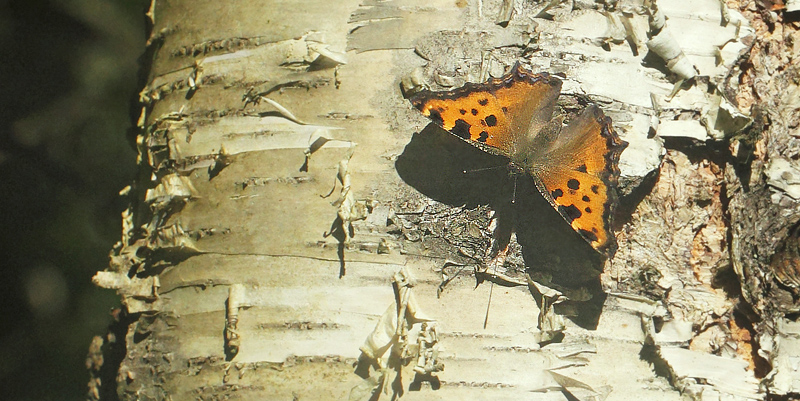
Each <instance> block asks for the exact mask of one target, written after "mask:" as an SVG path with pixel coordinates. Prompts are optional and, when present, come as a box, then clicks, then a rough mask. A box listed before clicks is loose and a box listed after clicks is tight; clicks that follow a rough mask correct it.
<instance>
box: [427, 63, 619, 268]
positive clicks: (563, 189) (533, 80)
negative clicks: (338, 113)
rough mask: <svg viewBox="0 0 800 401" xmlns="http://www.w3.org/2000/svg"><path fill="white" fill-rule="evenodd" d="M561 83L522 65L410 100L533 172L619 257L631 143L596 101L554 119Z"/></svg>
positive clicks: (573, 219) (589, 236)
mask: <svg viewBox="0 0 800 401" xmlns="http://www.w3.org/2000/svg"><path fill="white" fill-rule="evenodd" d="M560 91H561V81H560V80H559V79H558V78H555V77H552V76H550V75H548V74H547V73H541V74H533V73H531V72H529V71H527V70H525V69H524V68H522V67H521V66H520V65H519V64H517V65H515V66H514V68H512V70H511V71H510V72H509V73H508V74H506V75H505V76H503V77H502V78H498V79H490V80H489V81H488V82H486V83H484V84H466V85H465V86H463V87H461V88H458V89H455V90H451V91H446V92H431V91H422V92H420V93H419V94H417V95H415V96H414V97H412V98H411V103H412V104H413V105H414V106H415V107H416V108H417V109H419V110H420V111H421V112H422V114H424V115H425V116H428V117H430V118H431V120H433V122H434V123H436V124H437V125H439V126H440V127H442V128H444V129H445V130H447V131H449V132H450V133H452V134H453V135H455V136H457V137H459V138H461V139H463V140H465V141H467V142H469V143H471V144H473V145H475V146H478V147H479V148H481V149H483V150H485V151H487V152H490V153H495V154H500V155H503V156H506V157H508V158H510V160H511V162H512V163H513V164H514V165H516V166H518V167H521V168H523V169H525V171H527V172H529V173H530V174H531V175H532V176H533V179H534V181H535V182H536V186H537V188H538V189H539V192H541V193H542V195H543V196H544V197H545V198H546V199H547V200H548V202H550V204H551V205H552V206H553V207H554V208H555V209H556V210H557V211H558V212H559V214H561V216H562V217H563V218H564V219H565V220H566V221H567V222H568V223H569V224H570V225H571V226H572V228H573V229H574V230H575V231H576V232H577V233H578V234H580V235H581V236H582V237H583V238H584V239H585V240H586V241H587V242H588V243H589V244H590V245H591V246H592V247H593V248H594V249H596V250H597V251H598V252H600V253H602V254H604V255H606V256H609V257H610V256H613V254H614V252H615V251H616V241H615V239H614V237H613V235H612V234H611V233H610V226H611V216H612V214H613V210H614V208H615V207H616V204H617V197H616V185H617V180H618V178H619V169H618V167H617V164H618V162H619V155H620V153H621V152H622V150H623V149H624V148H625V146H626V145H627V143H625V142H624V141H621V140H620V139H619V137H617V135H616V133H615V132H614V131H613V129H612V128H611V121H610V119H608V118H607V117H605V116H604V115H603V113H602V111H600V109H599V108H597V107H596V106H589V107H587V108H586V110H585V111H584V112H583V113H582V114H581V115H579V116H578V117H577V118H575V119H573V121H572V122H570V124H569V125H568V126H566V127H564V128H562V127H561V122H560V120H551V118H552V114H553V110H554V108H555V103H556V99H557V98H558V95H559V93H560Z"/></svg>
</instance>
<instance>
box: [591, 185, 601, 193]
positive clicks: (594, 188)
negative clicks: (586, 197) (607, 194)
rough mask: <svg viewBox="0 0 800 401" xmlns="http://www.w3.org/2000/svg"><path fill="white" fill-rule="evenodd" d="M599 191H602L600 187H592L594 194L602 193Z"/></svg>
mask: <svg viewBox="0 0 800 401" xmlns="http://www.w3.org/2000/svg"><path fill="white" fill-rule="evenodd" d="M598 191H600V187H598V186H597V185H592V192H594V193H596V194H597V193H600V192H598Z"/></svg>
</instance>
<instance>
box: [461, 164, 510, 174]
mask: <svg viewBox="0 0 800 401" xmlns="http://www.w3.org/2000/svg"><path fill="white" fill-rule="evenodd" d="M503 167H505V166H492V167H483V168H475V169H469V170H461V172H462V173H464V174H468V173H477V172H478V171H486V170H495V169H498V168H503Z"/></svg>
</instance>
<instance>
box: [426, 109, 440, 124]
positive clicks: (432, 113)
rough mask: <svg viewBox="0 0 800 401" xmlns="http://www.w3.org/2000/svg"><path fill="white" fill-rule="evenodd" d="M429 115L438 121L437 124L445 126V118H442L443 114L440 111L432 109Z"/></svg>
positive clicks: (434, 120) (432, 119)
mask: <svg viewBox="0 0 800 401" xmlns="http://www.w3.org/2000/svg"><path fill="white" fill-rule="evenodd" d="M428 117H430V119H431V121H433V122H434V123H436V125H438V126H440V127H441V126H444V119H443V118H442V114H441V113H439V112H438V111H436V110H431V111H430V115H428Z"/></svg>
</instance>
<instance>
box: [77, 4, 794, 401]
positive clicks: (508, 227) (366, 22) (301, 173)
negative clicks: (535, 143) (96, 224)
mask: <svg viewBox="0 0 800 401" xmlns="http://www.w3.org/2000/svg"><path fill="white" fill-rule="evenodd" d="M662 3H663V4H662ZM740 10H741V11H742V12H743V13H744V15H746V16H747V17H748V18H745V17H744V16H743V15H742V14H741V13H740V12H739V11H740ZM758 12H762V13H761V14H759V13H758ZM780 12H784V11H780ZM786 12H788V11H786ZM764 16H772V17H775V16H777V14H770V12H769V11H766V10H764V9H763V8H756V7H755V6H753V5H747V4H745V5H741V6H739V5H725V4H722V3H720V2H718V1H716V0H699V1H697V0H695V1H681V0H676V1H673V2H669V3H668V4H667V2H658V4H656V3H655V2H644V1H630V2H619V3H617V2H605V3H603V2H600V3H595V2H590V1H570V2H558V1H555V2H549V3H541V4H540V3H533V2H514V1H511V0H509V1H500V0H496V1H495V0H483V1H481V0H476V1H462V0H457V1H452V0H425V1H420V0H397V1H371V0H354V1H334V2H318V1H312V0H306V1H279V2H275V1H246V2H231V3H226V2H222V3H220V2H211V1H191V2H189V1H181V0H170V1H164V0H162V1H156V0H153V3H152V7H151V9H150V11H149V12H148V17H149V18H150V20H151V21H152V31H151V34H150V38H149V39H148V52H147V54H146V55H145V71H146V76H147V82H146V86H145V88H144V89H143V91H142V93H141V102H142V115H141V118H140V120H139V126H138V129H139V135H138V137H137V146H138V148H139V152H140V153H139V154H140V158H139V166H140V175H139V177H138V179H137V180H136V181H135V182H134V183H133V184H132V185H131V187H129V188H127V189H126V190H125V191H124V194H125V195H126V196H128V197H129V198H130V200H131V206H130V208H129V209H128V211H127V212H126V213H125V214H123V238H122V241H121V242H120V243H119V244H118V245H117V246H116V247H115V248H114V249H113V250H112V253H111V265H110V267H109V269H108V270H107V271H104V272H100V273H98V274H97V276H95V278H94V281H95V283H96V284H98V285H100V286H103V287H106V288H113V289H116V290H117V291H118V292H119V294H120V296H121V297H122V300H123V304H124V310H122V311H120V313H119V315H118V316H117V317H118V319H117V321H116V323H115V324H114V325H113V326H112V329H111V331H110V332H109V334H108V335H107V336H106V337H104V338H97V339H96V340H95V342H94V343H93V346H92V349H91V351H90V358H89V360H88V362H89V365H90V368H91V369H93V378H92V381H91V382H90V398H95V399H98V398H102V399H116V398H119V399H156V400H163V399H175V400H178V399H224V398H233V397H237V398H240V399H259V400H260V399H290V398H291V399H351V400H356V399H389V398H392V397H397V396H403V397H406V398H408V399H431V398H436V399H509V398H514V399H518V398H524V399H547V400H560V399H581V400H583V399H614V400H627V399H648V400H678V399H682V397H684V396H689V397H690V398H693V399H698V400H699V399H712V398H713V397H721V398H724V399H762V398H764V397H765V396H766V392H765V391H768V392H769V393H771V394H788V393H792V392H798V387H797V383H798V379H797V378H793V377H792V376H791V373H787V371H786V369H787V368H786V366H789V365H785V364H786V363H789V362H786V361H790V360H792V358H796V357H797V354H798V352H797V350H796V349H795V348H792V346H791V343H790V339H791V338H794V337H792V334H791V333H792V330H793V329H792V327H794V326H793V325H795V324H796V323H794V322H793V321H791V320H789V319H788V318H787V317H786V316H787V314H789V313H796V308H794V306H788V305H789V304H791V305H794V303H792V302H793V301H791V300H787V299H788V298H787V299H784V301H780V300H774V299H772V298H771V296H772V295H770V296H769V297H770V298H769V299H767V300H765V299H762V298H761V297H763V296H764V293H763V292H759V291H760V290H762V289H765V288H767V289H770V288H772V289H775V288H784V287H788V288H790V289H789V290H786V291H784V293H785V294H794V292H793V291H795V290H794V289H795V286H796V285H797V284H798V282H800V280H797V279H796V277H797V275H796V272H794V271H793V270H791V269H792V266H794V265H793V263H795V262H794V261H795V260H796V259H795V258H796V255H797V251H796V244H794V243H791V242H785V243H786V244H788V245H779V244H782V242H780V241H779V240H778V237H781V236H784V237H788V238H796V237H797V234H796V233H797V230H796V229H793V228H791V227H793V224H795V223H793V222H791V221H790V220H792V219H788V220H786V221H784V220H783V219H784V218H786V216H787V215H789V214H790V213H789V212H787V210H794V208H795V207H796V206H795V205H796V202H795V198H792V196H791V194H792V193H793V192H791V190H793V189H794V187H793V186H792V185H796V184H793V183H792V182H789V181H791V180H790V179H787V178H786V177H785V175H784V176H782V175H781V173H782V172H785V171H795V170H791V169H790V168H789V167H791V166H793V164H792V163H795V161H793V160H794V159H796V158H793V157H792V156H791V155H793V153H791V152H790V153H791V154H786V149H791V146H790V145H785V146H784V145H782V147H781V148H780V149H783V150H779V149H773V148H770V146H771V145H770V144H771V143H772V142H769V139H768V138H783V139H779V140H778V142H779V143H785V142H781V141H789V142H791V141H793V140H794V139H791V134H787V133H786V132H787V131H785V130H781V131H769V132H770V134H769V136H767V137H762V131H763V130H764V129H765V126H764V124H763V122H764V117H763V116H764V115H765V114H766V115H768V116H769V117H770V120H769V121H772V122H773V123H774V121H775V120H776V119H777V120H781V121H785V120H782V118H783V116H786V115H789V114H786V113H795V114H796V110H797V105H796V99H797V97H793V96H794V94H796V88H797V86H796V85H795V84H793V83H791V82H790V81H791V79H792V77H794V75H791V74H795V73H791V74H790V73H789V72H784V73H782V74H783V75H782V77H783V78H782V81H780V82H789V83H786V85H788V87H790V88H792V89H791V91H789V92H786V94H785V95H784V96H786V97H787V98H786V99H784V101H783V104H784V105H786V106H785V109H786V110H784V109H780V108H779V110H778V111H774V108H773V106H771V105H774V103H775V102H777V103H781V101H771V100H766V99H770V95H769V93H768V92H770V91H776V92H779V91H781V90H782V89H779V88H782V87H781V86H780V85H782V84H778V83H769V84H764V83H763V82H762V81H760V79H762V78H761V76H762V75H764V74H765V73H766V74H767V75H769V74H771V73H772V72H769V71H775V69H776V68H778V69H780V68H779V67H777V66H776V64H778V65H780V66H784V67H785V66H786V64H787V63H788V62H787V61H786V60H785V59H780V58H776V59H770V60H769V63H768V62H766V61H764V60H765V59H764V58H759V57H754V56H753V54H754V53H753V51H754V50H759V51H762V50H763V51H766V50H765V49H767V48H768V45H767V43H773V42H771V41H770V40H773V38H774V37H775V35H777V34H776V33H774V32H775V31H776V30H778V29H779V28H780V29H781V31H782V32H783V29H787V30H792V32H794V31H793V30H794V29H795V28H794V25H792V26H791V28H786V26H785V25H783V24H782V23H781V22H780V21H779V20H776V21H772V24H773V25H772V28H771V29H773V31H772V33H770V30H769V28H767V27H766V26H762V25H760V24H763V22H762V19H763V18H764ZM750 21H756V22H757V23H756V25H755V26H754V28H756V30H754V29H753V27H751V22H750ZM756 34H757V35H758V36H756ZM791 35H794V36H791V37H792V38H794V37H795V36H796V35H795V34H794V33H791ZM793 40H794V39H793ZM769 46H781V45H778V44H771V45H769ZM795 47H796V46H795ZM772 51H774V50H772ZM781 51H786V52H794V50H781ZM758 54H761V53H758ZM792 54H794V53H792ZM517 61H522V62H523V63H524V64H525V65H528V66H531V67H532V68H533V69H534V70H535V71H536V70H540V71H547V72H550V73H551V74H560V75H563V76H564V77H565V78H564V90H563V94H562V96H561V99H560V101H559V106H560V108H561V109H565V110H570V109H575V108H579V107H580V106H582V105H585V104H587V103H590V102H591V103H597V104H599V105H600V106H601V107H602V108H603V109H604V111H605V113H606V114H607V115H609V116H610V117H611V118H612V119H613V121H614V127H615V129H616V130H617V131H618V132H619V134H620V136H622V137H623V139H625V140H626V141H628V142H629V143H630V145H629V146H628V148H627V149H626V150H625V152H623V154H622V159H621V161H620V169H621V172H622V177H621V186H622V188H621V192H622V195H623V196H622V200H621V208H620V209H621V211H620V212H619V213H618V216H616V217H617V224H616V225H615V230H616V231H617V239H618V242H619V251H618V252H617V254H616V256H614V257H613V258H610V259H608V260H605V259H604V258H602V257H600V255H598V254H597V253H595V252H594V250H593V249H592V248H591V247H589V245H588V244H587V243H585V242H584V241H583V240H582V239H581V238H580V237H579V236H578V235H577V234H576V233H575V232H574V231H572V229H571V228H570V226H569V225H568V224H565V223H564V221H563V220H562V219H561V217H560V216H559V215H558V214H557V213H556V212H555V211H554V210H553V209H552V207H551V206H550V205H549V204H547V202H546V201H544V199H542V198H541V196H540V195H539V194H538V193H537V192H536V189H535V187H534V186H533V185H532V182H529V181H525V180H520V181H519V182H515V181H514V180H509V179H508V177H507V172H505V171H501V169H492V168H491V167H496V166H497V160H496V159H495V158H493V157H491V156H490V155H487V154H484V153H482V152H480V151H479V150H478V149H476V148H472V147H470V146H469V145H467V144H466V143H463V142H462V141H460V140H458V139H457V138H455V137H454V136H452V135H449V134H447V133H446V132H443V131H441V130H439V129H437V128H436V127H435V126H428V125H427V121H425V119H424V117H422V116H421V115H419V113H418V112H417V111H416V110H414V109H413V108H412V107H411V105H410V103H409V102H408V101H407V100H406V99H405V97H407V96H409V95H410V94H412V93H414V92H415V91H417V90H419V89H420V88H422V87H431V88H433V89H448V88H452V87H457V86H461V85H462V84H464V83H465V82H483V81H485V80H486V79H488V78H489V77H498V76H500V75H502V74H503V73H504V71H505V70H507V68H508V67H510V66H511V65H513V64H514V63H515V62H517ZM770 63H772V64H770ZM781 68H782V67H781ZM761 69H763V70H766V71H767V72H762V70H761ZM792 71H794V70H792ZM795 81H796V80H795ZM759 82H762V83H761V84H759ZM770 82H772V81H770ZM775 82H778V81H775ZM792 82H794V81H792ZM759 85H761V86H759ZM764 85H766V87H765V86H764ZM770 85H772V86H770ZM792 85H795V86H792ZM767 88H771V89H767ZM790 93H791V94H792V95H790ZM748 94H749V95H748ZM770 102H773V103H770ZM762 104H763V105H764V106H759V105H762ZM751 106H752V107H751ZM753 107H756V109H757V108H758V107H762V110H763V107H766V108H767V109H769V110H772V111H770V112H768V113H763V112H762V113H761V114H758V115H757V118H756V123H755V124H751V121H752V119H751V117H750V116H749V114H750V112H751V110H752V109H753ZM795 114H790V115H791V116H794V115H795ZM786 121H787V122H786V123H785V125H779V124H773V125H771V126H770V127H773V128H775V127H786V129H794V130H796V127H797V124H794V125H792V124H793V123H792V122H791V121H788V120H786ZM792 121H793V120H792ZM792 127H793V128H792ZM765 138H767V139H765ZM730 149H732V150H730ZM753 149H755V153H753V151H752V150H753ZM773 151H774V152H778V153H781V154H784V155H785V156H786V157H784V159H785V163H784V164H782V165H780V166H776V167H774V168H773V169H772V170H769V169H768V171H772V173H769V172H768V173H765V174H762V171H764V170H763V169H762V167H763V166H764V162H765V160H766V159H767V157H766V155H768V154H770V152H773ZM782 152H783V153H782ZM787 163H788V166H789V167H787V166H786V164H787ZM485 168H489V169H488V170H483V169H485ZM792 168H793V167H792ZM465 170H467V171H471V172H469V173H467V174H464V173H463V171H465ZM765 176H766V177H767V180H766V181H765V179H764V177H765ZM743 177H749V179H748V180H745V181H746V182H747V183H746V184H745V183H744V182H743V181H742V180H743ZM772 177H778V178H775V179H773V178H772ZM781 177H783V178H781ZM769 179H773V182H770V181H769ZM776 180H777V181H776ZM780 180H783V181H780ZM787 182H789V183H787ZM747 185H749V186H747ZM770 187H772V188H779V189H781V190H782V191H785V192H786V193H788V194H789V195H787V196H789V197H788V198H786V197H785V196H784V197H781V196H783V195H781V196H778V198H779V199H777V198H776V195H775V194H774V192H770ZM781 193H783V192H781ZM512 198H513V199H515V202H514V204H513V205H512V203H511V202H510V200H511V199H512ZM767 203H768V204H770V205H771V206H767V205H766V204H767ZM762 204H763V205H762ZM753 205H762V206H757V207H756V206H753ZM754 207H756V208H757V209H756V210H758V212H757V213H756V214H752V213H751V211H752V208H754ZM766 210H769V211H770V212H769V213H767V212H766ZM765 213H766V214H765ZM792 215H793V214H792ZM753 216H756V217H753ZM766 216H771V220H770V224H771V226H770V227H772V228H770V229H769V230H767V231H769V232H770V233H772V234H770V235H771V237H770V238H769V239H765V240H761V239H754V238H755V237H756V236H759V235H762V233H763V232H764V230H765V229H764V228H763V226H762V225H760V223H759V219H763V218H765V217H766ZM776 216H780V217H776ZM793 220H794V221H795V222H796V220H797V219H796V218H795V219H793ZM762 222H763V221H762ZM786 227H789V228H786ZM781 230H783V231H781ZM511 231H514V232H515V235H514V236H513V237H512V239H511V241H510V244H509V251H508V254H507V257H506V258H505V261H504V262H505V263H503V264H502V265H498V263H497V261H498V259H497V251H498V249H499V248H502V247H503V243H502V241H500V243H499V244H498V243H497V239H498V233H503V232H506V233H510V232H511ZM779 233H783V234H779ZM787 241H788V240H787ZM753 248H757V249H758V251H757V252H756V251H753ZM777 249H781V250H782V251H781V252H783V253H776V252H777V251H776V250H777ZM754 252H755V253H756V254H754ZM773 254H777V255H784V256H776V257H775V258H776V259H775V260H776V262H774V263H773V265H781V266H789V267H784V270H781V271H782V272H784V273H782V274H781V273H774V274H769V273H763V271H766V270H764V269H766V268H765V267H764V266H765V265H766V264H767V262H765V261H767V260H770V259H769V257H770V255H773ZM487 266H492V268H490V269H489V268H487ZM786 272H789V273H786ZM775 276H777V277H778V278H777V279H778V280H779V281H778V282H776V283H777V284H775V283H772V281H770V280H772V277H775ZM787 291H788V292H787ZM785 294H784V295H785ZM770 299H771V300H770ZM757 322H758V323H757ZM759 325H760V326H759ZM765 333H766V334H765ZM764 342H767V343H769V344H771V348H769V349H762V351H763V352H761V353H759V345H761V346H762V347H763V344H764ZM775 344H779V345H775ZM781 347H783V348H781ZM781 361H784V362H781ZM781 363H784V365H781ZM768 372H769V374H768ZM787 375H788V376H787ZM776 380H778V382H777V384H776ZM760 383H761V386H760V385H759V384H760ZM682 394H683V395H682Z"/></svg>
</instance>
